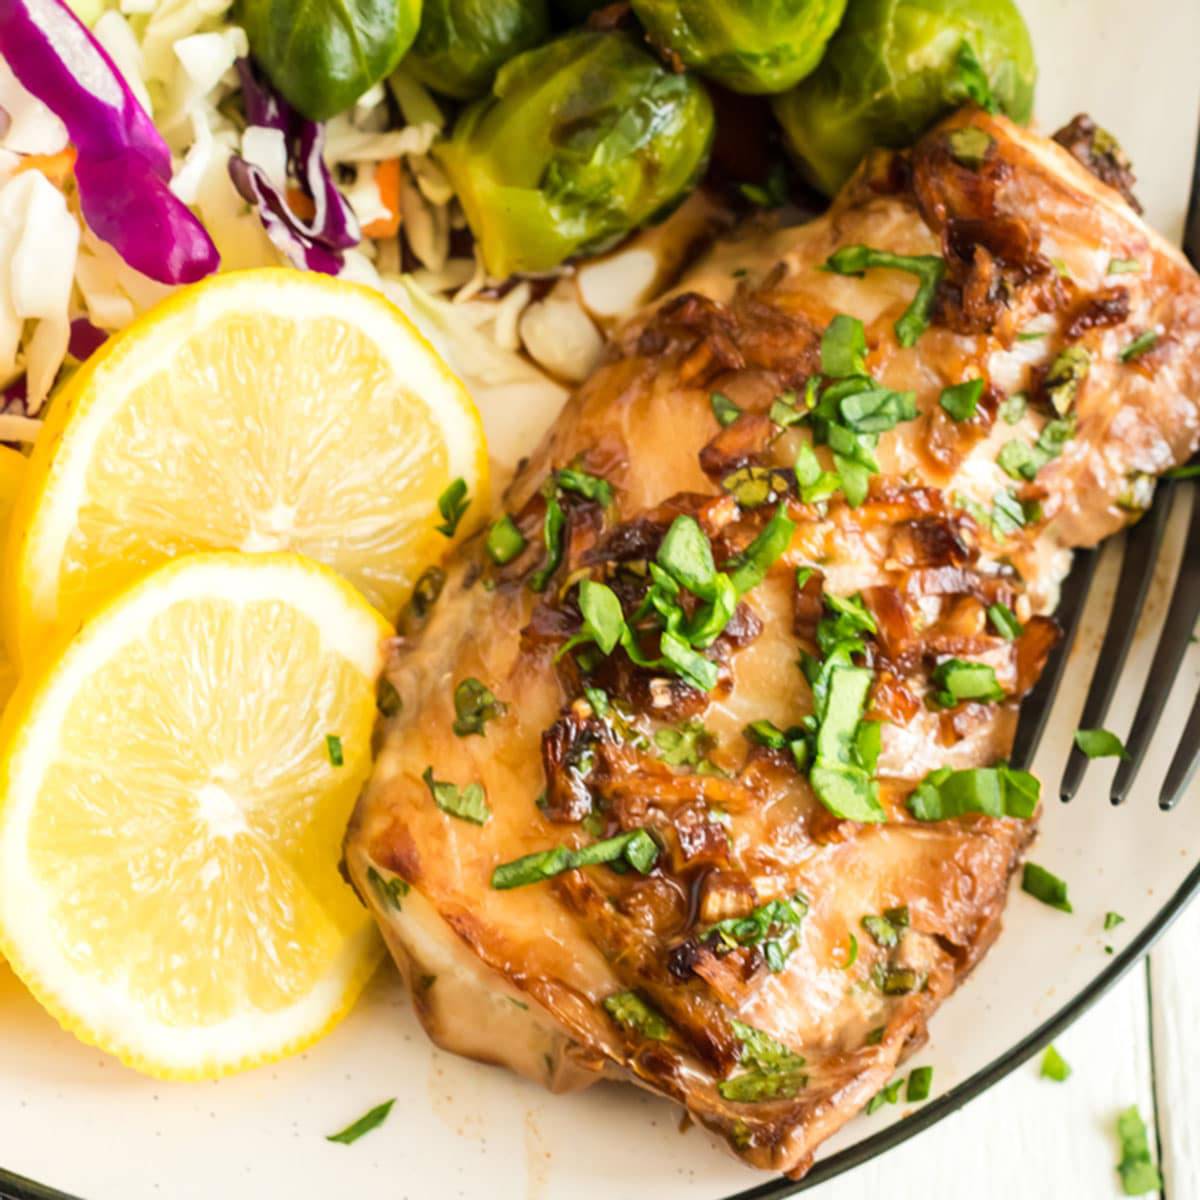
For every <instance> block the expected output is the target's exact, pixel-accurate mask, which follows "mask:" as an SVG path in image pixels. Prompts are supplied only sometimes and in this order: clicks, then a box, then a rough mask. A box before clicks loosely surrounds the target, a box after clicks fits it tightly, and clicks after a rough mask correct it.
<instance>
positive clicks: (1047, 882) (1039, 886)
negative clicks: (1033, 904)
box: [1021, 862, 1075, 913]
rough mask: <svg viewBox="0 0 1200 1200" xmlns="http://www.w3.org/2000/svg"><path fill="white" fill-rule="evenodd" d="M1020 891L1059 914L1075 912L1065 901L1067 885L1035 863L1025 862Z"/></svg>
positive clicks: (1069, 903)
mask: <svg viewBox="0 0 1200 1200" xmlns="http://www.w3.org/2000/svg"><path fill="white" fill-rule="evenodd" d="M1021 890H1022V891H1023V892H1028V893H1029V894H1030V895H1031V896H1032V897H1033V898H1034V899H1035V900H1040V901H1041V902H1042V903H1043V904H1048V905H1049V906H1050V907H1051V908H1057V909H1058V910H1059V911H1060V912H1065V913H1070V912H1074V911H1075V910H1074V909H1073V908H1072V907H1071V901H1070V900H1068V899H1067V885H1066V883H1064V882H1063V880H1061V879H1059V877H1058V876H1057V875H1053V874H1051V873H1050V872H1049V871H1047V870H1046V868H1045V867H1039V866H1038V865H1037V863H1031V862H1027V863H1026V864H1025V869H1024V871H1023V872H1022V874H1021Z"/></svg>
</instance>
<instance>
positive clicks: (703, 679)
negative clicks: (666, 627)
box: [659, 632, 720, 692]
mask: <svg viewBox="0 0 1200 1200" xmlns="http://www.w3.org/2000/svg"><path fill="white" fill-rule="evenodd" d="M659 652H660V653H661V654H662V657H663V662H664V663H665V664H666V665H667V666H668V667H670V668H671V670H673V671H674V672H675V674H676V675H679V676H680V677H681V678H682V679H684V680H686V681H687V682H688V683H690V684H692V685H693V687H696V688H698V689H699V690H700V691H702V692H711V691H712V690H713V688H714V687H716V686H717V679H718V677H719V675H720V672H719V671H718V669H717V664H716V663H715V662H713V661H712V659H709V658H705V657H704V655H703V654H698V653H697V652H696V651H695V650H693V649H692V648H691V647H690V646H689V645H688V644H687V643H686V642H685V641H683V640H682V639H681V638H678V637H676V636H675V634H673V633H670V632H667V633H664V634H663V635H662V640H661V641H660V643H659Z"/></svg>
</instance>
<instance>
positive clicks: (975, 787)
mask: <svg viewBox="0 0 1200 1200" xmlns="http://www.w3.org/2000/svg"><path fill="white" fill-rule="evenodd" d="M1040 796H1041V784H1040V783H1039V782H1038V780H1037V776H1035V775H1032V774H1030V773H1029V772H1028V771H1018V770H1015V769H1014V768H1012V767H1007V766H999V767H968V768H965V769H964V770H961V771H955V770H952V769H951V768H950V767H939V768H938V769H937V770H936V771H931V772H930V773H929V774H928V775H926V776H925V778H924V779H923V780H922V781H921V783H920V784H919V785H918V786H917V788H916V790H915V791H914V792H913V793H912V795H911V796H909V798H908V811H909V812H910V813H912V815H913V816H914V817H915V818H916V819H917V820H918V821H947V820H952V819H954V818H955V817H962V816H966V815H967V814H968V813H983V814H984V815H985V816H989V817H1015V818H1017V819H1018V820H1022V821H1026V820H1028V819H1029V818H1030V817H1031V816H1033V814H1034V811H1035V810H1036V809H1037V805H1038V800H1039V798H1040Z"/></svg>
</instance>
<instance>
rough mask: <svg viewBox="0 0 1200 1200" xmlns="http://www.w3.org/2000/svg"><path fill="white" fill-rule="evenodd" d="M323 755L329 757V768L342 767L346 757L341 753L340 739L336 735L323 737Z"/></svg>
mask: <svg viewBox="0 0 1200 1200" xmlns="http://www.w3.org/2000/svg"><path fill="white" fill-rule="evenodd" d="M325 753H326V754H328V755H329V762H330V765H331V766H335V767H344V766H345V765H346V756H345V755H344V754H343V753H342V739H341V738H340V737H338V735H337V734H336V733H327V734H326V735H325Z"/></svg>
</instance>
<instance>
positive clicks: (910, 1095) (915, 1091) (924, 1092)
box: [904, 1067, 933, 1104]
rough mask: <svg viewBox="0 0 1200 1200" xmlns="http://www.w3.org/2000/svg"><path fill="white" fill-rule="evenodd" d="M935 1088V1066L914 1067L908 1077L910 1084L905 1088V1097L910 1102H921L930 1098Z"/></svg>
mask: <svg viewBox="0 0 1200 1200" xmlns="http://www.w3.org/2000/svg"><path fill="white" fill-rule="evenodd" d="M932 1088H933V1068H932V1067H914V1068H913V1070H912V1073H911V1074H910V1075H909V1077H908V1086H907V1087H906V1088H905V1089H904V1099H905V1100H906V1101H907V1102H908V1103H909V1104H920V1103H921V1101H922V1100H928V1099H929V1093H930V1091H931V1090H932Z"/></svg>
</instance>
